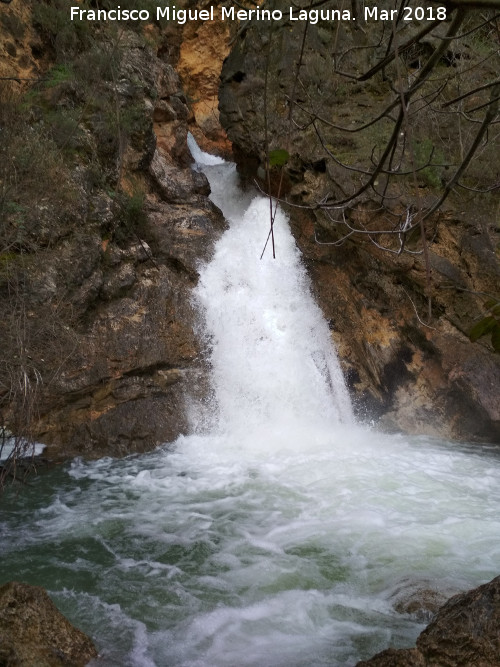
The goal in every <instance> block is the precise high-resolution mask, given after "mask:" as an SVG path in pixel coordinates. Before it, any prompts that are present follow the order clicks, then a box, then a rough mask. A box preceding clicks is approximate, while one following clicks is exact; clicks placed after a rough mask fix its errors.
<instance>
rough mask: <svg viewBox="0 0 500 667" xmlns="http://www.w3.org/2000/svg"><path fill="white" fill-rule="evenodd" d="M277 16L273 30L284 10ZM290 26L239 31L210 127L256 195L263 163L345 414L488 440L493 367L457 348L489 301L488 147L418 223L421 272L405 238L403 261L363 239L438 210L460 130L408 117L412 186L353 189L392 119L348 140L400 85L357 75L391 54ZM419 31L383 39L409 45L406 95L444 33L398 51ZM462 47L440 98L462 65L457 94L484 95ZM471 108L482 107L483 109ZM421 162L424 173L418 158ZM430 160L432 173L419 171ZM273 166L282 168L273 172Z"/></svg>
mask: <svg viewBox="0 0 500 667" xmlns="http://www.w3.org/2000/svg"><path fill="white" fill-rule="evenodd" d="M356 4H357V3H352V5H353V6H354V7H355V6H356ZM384 6H385V5H384ZM276 7H279V8H281V9H282V10H283V11H284V14H285V16H286V14H287V12H288V10H287V9H286V7H285V5H284V3H280V2H278V3H277V4H276ZM360 18H361V17H359V16H358V19H360ZM471 21H472V19H471ZM467 25H469V24H467ZM304 26H305V23H301V22H290V21H288V20H286V18H285V19H284V20H282V21H281V22H274V23H269V22H267V23H266V22H249V23H248V24H247V25H245V26H244V27H243V28H242V30H241V33H240V34H239V37H238V39H237V40H236V41H235V44H234V47H233V49H232V52H231V54H230V56H229V57H228V58H227V60H226V61H225V63H224V67H223V70H222V77H221V80H222V84H221V92H220V115H221V121H222V124H223V126H224V127H225V128H226V130H227V133H228V136H229V138H230V139H231V141H232V142H233V146H234V152H235V156H236V159H237V161H238V163H239V166H240V169H241V171H242V173H244V174H246V175H247V176H248V177H250V178H251V179H255V178H256V179H257V180H259V179H260V182H261V184H262V187H263V188H264V189H267V178H266V176H265V173H266V159H267V158H266V155H267V154H270V156H271V169H270V183H271V189H272V191H273V193H274V194H277V192H278V189H279V190H280V195H281V198H282V199H283V200H284V204H283V205H284V206H285V208H287V209H288V212H289V214H290V217H291V225H292V230H293V232H294V235H295V237H296V240H297V244H298V245H299V247H300V248H301V250H302V252H303V255H304V258H305V261H306V264H307V267H308V269H309V273H310V275H311V278H312V282H313V288H314V291H315V293H316V296H317V299H318V301H319V303H320V304H321V306H322V308H323V311H324V313H325V316H326V317H327V318H328V321H329V322H330V326H331V330H332V337H333V339H334V340H335V342H336V344H337V347H338V349H339V352H340V356H341V360H342V363H343V366H344V370H345V373H346V375H347V378H348V382H349V386H350V389H351V392H352V395H353V398H354V401H355V403H356V405H357V407H358V412H359V414H360V415H361V416H362V417H365V418H369V419H375V420H377V421H379V423H380V424H381V425H382V426H383V427H384V428H388V429H403V430H405V431H408V432H411V433H427V434H433V435H437V436H442V437H445V438H458V439H470V440H490V441H494V442H498V441H499V439H500V412H499V405H498V400H497V398H496V397H498V395H499V392H500V359H499V356H498V354H495V353H494V352H493V348H492V346H491V345H490V343H489V341H488V339H487V338H486V337H485V338H481V339H480V340H479V341H478V342H474V343H471V342H470V340H469V336H468V334H469V331H470V329H471V327H472V326H473V325H474V323H475V322H477V321H478V320H480V319H481V318H482V317H483V316H484V314H485V312H486V309H485V306H484V303H485V301H486V300H487V299H488V298H492V299H493V300H498V299H499V293H498V285H499V277H500V262H499V257H498V248H499V241H500V238H499V229H498V224H497V222H496V220H497V218H498V197H497V196H496V197H495V196H494V194H493V192H491V193H490V194H485V195H484V196H483V197H482V198H481V197H480V195H479V194H477V193H476V192H474V191H473V190H480V189H482V188H484V189H487V187H488V186H489V185H491V183H495V182H497V181H498V175H497V171H496V167H493V168H492V165H494V164H495V157H494V155H495V152H496V151H497V150H498V145H497V142H498V138H497V139H492V141H491V142H490V143H489V144H485V145H484V153H482V154H481V156H480V157H479V158H478V159H477V160H476V161H475V162H474V163H472V164H471V173H470V178H471V180H470V181H469V184H470V185H472V184H474V188H472V190H470V191H467V190H464V189H462V190H459V191H458V190H456V191H455V192H454V193H452V194H451V196H450V197H449V198H448V199H447V200H446V202H444V204H443V205H442V206H441V207H440V208H438V209H437V210H436V212H435V214H434V215H433V216H431V217H430V218H429V219H428V221H427V223H426V224H427V230H426V234H425V236H426V244H425V245H426V250H427V254H428V261H427V262H425V261H424V258H423V255H422V244H421V243H420V242H419V235H420V232H419V231H418V230H417V229H415V230H414V232H413V237H412V238H410V237H408V239H407V241H408V244H409V245H406V246H405V247H404V248H402V246H401V244H399V245H398V242H396V239H395V237H394V236H390V234H383V233H377V230H386V229H396V228H397V224H399V223H398V221H401V220H403V219H407V218H405V216H408V215H410V216H412V215H413V214H414V213H415V211H417V210H425V209H426V208H429V207H430V206H431V205H432V203H433V202H435V201H436V200H437V199H438V197H439V192H440V188H442V187H443V183H446V182H447V179H449V171H451V169H452V163H455V164H456V163H457V162H458V163H460V155H458V154H455V153H454V152H453V150H450V147H453V148H454V149H455V148H456V146H457V137H459V136H461V135H460V127H459V116H458V115H456V114H455V115H446V114H440V113H438V111H436V108H435V107H433V108H432V109H430V107H429V105H426V103H425V101H424V103H423V106H421V107H420V108H421V109H425V112H424V111H422V113H421V114H416V113H415V114H414V115H413V116H412V117H411V123H409V127H406V129H404V128H405V125H404V118H403V122H402V124H401V128H402V129H401V131H400V135H401V136H403V135H404V140H405V141H406V144H408V142H411V143H412V146H413V149H412V150H413V159H414V161H415V160H416V168H417V171H416V172H415V173H414V174H413V175H411V172H412V168H411V165H410V166H409V167H408V172H407V176H403V177H402V178H400V179H399V180H397V179H393V178H392V174H391V173H390V172H388V171H387V172H385V173H384V172H382V173H380V174H379V177H378V179H375V180H372V183H371V186H370V187H367V188H366V189H364V190H363V189H362V186H363V182H364V181H368V176H367V175H366V174H368V175H369V174H370V173H372V171H373V168H374V165H375V164H376V163H377V159H378V156H380V155H381V153H382V151H383V148H384V146H385V144H384V142H385V141H386V140H388V137H389V136H390V132H392V131H393V127H394V124H393V123H394V118H392V120H391V119H385V121H383V122H382V123H381V124H378V125H367V127H366V128H365V130H363V131H362V132H358V133H356V132H354V133H353V132H352V130H353V129H356V128H359V127H362V126H363V125H364V124H368V123H369V121H371V120H372V119H373V118H376V117H377V115H378V114H380V113H383V110H384V108H387V105H388V104H390V103H391V100H393V99H394V98H393V94H394V90H393V88H392V89H391V85H392V86H393V87H394V81H396V82H397V81H398V77H402V76H403V73H402V72H396V71H395V65H394V62H393V60H394V59H393V60H389V62H388V65H387V68H386V69H385V70H383V69H382V68H379V70H378V71H377V74H376V75H374V76H373V77H368V78H366V79H362V77H361V75H362V73H363V72H366V71H369V70H370V68H373V67H375V66H376V65H377V64H378V63H380V62H381V61H382V60H383V58H384V56H385V55H387V53H390V51H391V48H393V47H391V45H390V44H387V43H386V42H384V35H387V34H388V33H387V32H386V33H384V32H383V31H384V29H385V28H384V26H383V25H382V24H381V23H380V22H378V23H373V22H372V23H370V24H369V23H364V22H363V21H362V20H358V21H357V22H354V21H351V22H348V21H326V20H323V21H321V20H320V21H318V22H317V23H316V24H310V25H308V26H307V30H305V27H304ZM386 27H387V26H386ZM469 27H470V25H469ZM421 28H422V25H421V24H418V25H417V26H415V25H411V26H409V25H408V24H406V25H405V27H404V29H402V30H401V31H400V34H399V36H398V39H399V43H400V45H403V44H410V46H412V48H411V49H410V48H409V47H408V49H407V50H406V51H404V55H405V58H404V59H403V58H401V60H402V61H403V65H404V67H405V70H404V76H405V77H407V78H405V81H404V86H406V87H407V88H408V87H411V85H412V82H413V81H414V80H415V78H416V77H417V76H418V75H419V71H420V70H421V69H422V67H423V63H425V62H426V58H428V57H429V54H428V53H427V52H426V50H425V49H426V48H427V49H429V53H430V54H432V53H437V52H438V45H439V43H440V42H439V39H440V36H441V33H440V32H439V30H444V29H445V28H444V27H443V26H441V27H440V28H439V30H438V33H437V34H434V33H433V34H432V35H431V36H429V37H428V38H427V37H426V40H424V43H423V44H412V39H413V37H414V35H415V34H416V33H417V30H420V29H421ZM389 32H390V31H389ZM474 39H480V40H483V41H481V47H482V48H483V55H484V54H485V53H486V52H487V50H488V48H489V47H490V46H491V44H492V42H491V43H490V42H488V39H490V37H488V36H487V35H486V36H483V37H481V38H480V37H478V36H477V35H476V37H475V38H474ZM491 39H492V38H491ZM471 40H472V38H471ZM471 40H469V41H467V40H465V41H462V42H461V44H460V45H459V46H454V51H453V53H450V52H449V50H448V51H446V52H444V53H443V55H442V57H441V59H440V60H437V65H436V76H437V75H439V77H441V80H448V81H449V83H448V85H449V87H450V96H449V97H450V98H452V97H453V92H451V88H453V91H454V90H455V87H456V86H457V85H458V84H457V83H456V80H455V77H456V76H457V67H458V65H457V63H459V62H460V61H461V60H462V62H465V61H466V62H467V63H468V67H469V69H470V71H471V72H472V74H471V75H470V80H467V81H466V82H465V83H464V82H463V81H462V85H463V86H464V87H465V88H467V89H473V88H474V86H479V85H481V83H484V81H489V77H490V76H491V75H492V72H493V71H494V68H495V67H498V56H497V55H496V56H495V55H492V60H491V61H490V60H488V61H487V62H488V64H487V66H484V67H483V66H478V67H475V66H473V65H474V62H473V60H474V57H475V56H474V55H473V54H476V52H477V48H478V46H479V45H478V43H476V42H473V41H471ZM302 44H304V46H303V48H302ZM377 44H378V46H377ZM416 46H418V47H419V48H420V50H418V49H417V50H416ZM474 49H476V50H474ZM410 53H411V57H410ZM391 67H392V68H393V69H392V70H391ZM335 70H337V71H335ZM345 72H347V76H346V75H345ZM450 72H451V74H450ZM359 77H361V78H359ZM447 77H448V78H447ZM266 80H267V86H266ZM398 85H399V84H398ZM433 91H434V92H433V93H432V94H434V93H435V90H434V89H433ZM424 92H425V94H424V95H423V97H422V98H421V99H424V98H425V99H429V97H427V98H426V97H425V96H426V95H427V96H428V95H429V94H430V90H429V89H427V88H425V86H424ZM396 101H397V100H396ZM478 102H479V100H478V99H475V101H474V104H475V105H476V106H477V104H478ZM481 103H482V104H483V105H485V106H488V98H487V97H485V98H484V99H483V98H481ZM412 104H413V98H412ZM419 104H421V102H416V101H415V106H416V107H418V105H419ZM440 104H444V100H441V99H440ZM468 104H469V105H470V106H472V102H470V101H469V102H468ZM291 106H292V108H291ZM438 106H439V105H438ZM428 107H429V108H428ZM394 115H395V116H397V114H396V112H394ZM457 119H458V120H457ZM403 129H404V131H403ZM462 129H463V128H462ZM410 130H411V135H410ZM468 131H469V130H468ZM468 145H469V144H466V146H465V147H464V146H462V150H466V148H467V146H468ZM405 150H407V149H406V148H405V147H404V146H402V145H400V144H399V143H398V144H397V148H395V151H396V153H397V155H398V156H399V157H398V160H400V162H399V164H400V165H401V164H403V162H401V160H403V159H404V156H405V155H406V153H405ZM423 153H425V155H426V158H425V159H423V158H422V157H419V156H421V155H422V154H423ZM437 153H439V155H440V157H439V159H438V160H436V161H434V160H433V159H431V160H430V161H429V160H427V157H428V156H429V155H431V154H432V155H435V154H437ZM445 154H446V158H445V157H444V156H445ZM391 160H392V158H391ZM419 160H420V161H419ZM448 161H449V162H450V165H449V166H441V167H438V166H435V162H439V163H444V162H448ZM280 162H281V163H283V162H286V164H285V166H284V167H283V169H281V168H280V166H279V165H280ZM410 162H411V160H410ZM391 164H392V165H393V166H392V167H390V168H389V169H396V166H395V162H394V163H392V162H391ZM273 165H274V166H273ZM403 171H404V169H403ZM357 190H361V192H360V194H359V196H356V197H354V198H353V199H352V200H351V199H350V193H354V192H356V191H357ZM382 191H383V192H384V196H381V194H380V193H381V192H382ZM342 201H344V202H348V203H344V204H342ZM285 202H288V203H289V205H288V206H287V203H285ZM325 202H326V203H328V202H333V205H332V207H330V208H328V207H325V206H324V204H325ZM335 202H340V204H339V205H335ZM353 229H357V230H361V231H360V232H359V233H356V234H355V233H351V231H352V230H353ZM384 248H386V249H384ZM401 250H403V251H402V252H401ZM406 250H409V251H410V252H408V253H406ZM429 296H430V297H431V303H432V312H431V317H430V318H429V317H428V297H429Z"/></svg>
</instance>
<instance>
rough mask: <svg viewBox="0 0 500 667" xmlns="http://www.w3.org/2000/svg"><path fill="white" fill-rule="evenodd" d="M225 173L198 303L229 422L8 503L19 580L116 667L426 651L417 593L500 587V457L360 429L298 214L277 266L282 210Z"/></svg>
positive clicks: (41, 481)
mask: <svg viewBox="0 0 500 667" xmlns="http://www.w3.org/2000/svg"><path fill="white" fill-rule="evenodd" d="M197 159H198V161H200V162H201V161H203V159H204V158H203V154H198V157H197ZM205 168H206V170H207V172H208V173H209V177H210V178H211V180H212V190H213V192H214V198H215V199H216V201H217V203H218V205H221V204H222V203H223V202H226V203H227V202H228V208H227V209H226V208H225V210H226V215H227V217H228V218H229V219H230V222H231V227H230V230H229V232H228V233H227V234H225V235H224V236H223V237H222V239H221V241H220V243H219V244H218V246H217V248H216V249H215V252H214V258H213V262H211V263H210V264H209V265H208V266H207V267H204V268H202V270H201V277H200V282H199V285H198V288H197V290H196V298H197V299H198V303H199V304H200V310H201V313H202V316H203V319H204V321H205V324H206V331H207V336H208V344H209V347H210V348H211V350H212V356H211V362H212V368H213V390H214V396H215V399H214V402H213V405H211V406H209V408H210V409H209V411H211V412H212V415H213V416H212V419H211V420H210V421H209V424H208V425H207V424H206V423H205V424H203V428H201V426H200V429H199V430H198V432H196V433H193V434H192V435H189V436H183V437H181V438H179V440H178V441H177V442H176V443H175V445H174V446H173V447H172V446H169V447H165V448H164V449H160V450H157V451H156V452H152V453H150V454H147V455H143V456H133V457H129V458H126V459H123V460H119V461H116V460H112V459H102V460H100V461H94V462H83V461H80V460H75V461H74V462H73V463H72V465H71V467H70V468H68V469H64V470H61V469H58V470H55V471H54V472H53V473H51V474H47V475H44V476H42V477H40V478H38V479H37V480H36V481H35V482H34V484H33V486H32V487H29V488H28V489H26V491H25V492H23V493H22V494H18V495H16V496H14V495H13V496H12V497H11V496H9V495H7V497H6V498H5V502H4V512H3V515H2V517H3V518H2V524H1V526H0V528H1V530H2V541H1V547H0V549H1V551H2V554H1V556H2V565H3V569H4V571H5V572H7V573H8V577H7V578H8V579H14V578H16V579H22V580H25V581H28V582H30V583H34V584H41V585H44V586H46V587H47V588H48V589H49V590H50V592H51V594H52V595H53V597H54V599H55V601H56V602H57V604H58V606H59V607H60V608H61V609H62V611H63V612H64V613H66V614H67V615H68V616H69V617H70V618H71V619H72V620H73V621H74V622H75V623H76V624H77V625H78V626H79V627H81V628H82V629H83V630H85V631H87V632H88V633H90V634H91V635H92V636H93V637H94V638H95V640H96V642H97V644H98V646H99V648H100V650H101V653H102V658H101V660H100V661H99V662H98V663H97V664H98V665H99V666H100V667H103V666H104V667H108V666H109V667H111V666H113V667H117V666H118V665H119V666H120V667H124V666H125V667H127V666H130V667H153V666H157V667H164V666H165V665H169V666H170V667H234V665H242V666H248V667H285V666H286V667H306V666H307V667H317V666H319V665H354V664H355V663H356V661H357V660H359V659H361V658H367V657H369V656H370V655H373V654H374V653H376V652H377V651H379V650H382V649H383V648H386V647H387V646H389V645H395V646H409V645H411V644H412V643H413V642H414V640H415V638H416V636H417V635H418V633H419V632H420V631H421V629H422V627H423V626H422V623H421V621H420V620H418V619H417V618H414V617H412V616H410V615H405V614H398V613H396V611H395V609H394V604H395V601H396V599H398V595H399V594H400V591H401V590H408V591H411V590H415V588H418V587H424V588H432V589H434V590H437V591H442V592H443V593H444V594H450V593H452V592H454V591H455V590H457V589H460V588H462V589H464V588H467V587H471V586H473V585H477V584H479V583H482V582H484V581H487V580H489V579H490V578H492V577H493V576H495V575H497V574H498V566H499V563H500V545H499V542H498V535H499V534H500V518H499V517H500V465H499V464H500V458H499V457H498V454H497V453H496V451H495V450H493V449H486V448H473V447H459V446H457V445H452V444H451V443H441V442H436V441H432V440H430V439H428V438H413V439H409V438H406V437H403V436H387V435H383V434H380V433H377V432H375V431H371V430H368V429H366V428H361V427H359V426H356V425H355V424H354V423H353V421H352V412H351V408H350V405H349V401H348V398H347V394H346V392H345V387H344V383H343V380H342V378H341V376H340V374H339V368H338V362H337V359H336V355H335V352H334V350H332V348H331V342H330V336H329V331H328V327H327V326H326V324H325V323H324V322H323V320H322V318H321V315H320V312H319V310H318V308H317V306H316V305H315V304H314V301H313V300H312V299H311V296H310V293H309V285H308V281H307V276H306V275H305V273H304V270H303V268H302V267H301V264H300V258H299V256H298V253H297V250H296V249H295V245H294V243H293V239H292V238H291V236H290V234H289V231H288V228H287V221H286V219H285V218H284V217H283V216H278V218H277V221H276V242H277V259H276V260H273V259H272V257H270V255H268V254H266V255H265V257H264V259H263V260H262V261H261V260H259V257H260V253H261V250H262V246H263V244H264V242H265V238H266V236H267V232H268V208H267V206H268V205H267V203H266V202H264V201H263V200H262V199H260V198H257V199H255V198H254V197H253V195H248V194H247V195H238V191H237V190H236V189H235V186H236V185H237V175H236V173H235V171H234V168H233V167H232V166H231V165H226V164H215V165H212V166H208V167H205ZM238 198H239V199H240V202H241V200H243V201H245V206H246V209H247V210H246V213H245V214H244V215H241V216H240V215H239V213H238ZM239 205H240V207H241V203H240V204H239ZM224 206H226V204H225V203H224ZM252 232H254V233H255V238H253V236H254V234H253V233H252Z"/></svg>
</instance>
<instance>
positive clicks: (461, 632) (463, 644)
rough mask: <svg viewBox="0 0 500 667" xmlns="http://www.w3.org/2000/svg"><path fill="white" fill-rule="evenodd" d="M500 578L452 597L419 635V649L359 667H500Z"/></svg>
mask: <svg viewBox="0 0 500 667" xmlns="http://www.w3.org/2000/svg"><path fill="white" fill-rule="evenodd" d="M499 625H500V577H496V578H495V579H493V580H492V581H490V582H489V583H487V584H484V585H483V586H479V587H478V588H475V589H473V590H471V591H468V592H466V593H460V594H458V595H455V596H454V597H452V598H451V599H450V600H448V602H446V604H444V605H443V606H442V607H441V608H440V609H439V611H438V612H437V614H436V617H435V618H434V620H433V621H432V622H431V623H430V624H429V625H428V626H427V628H426V629H425V630H424V631H423V632H422V633H421V634H420V636H419V637H418V639H417V648H416V649H401V650H397V649H387V650H386V651H382V652H381V653H378V654H377V655H376V656H374V657H373V658H371V659H370V660H363V661H361V662H358V664H357V667H472V665H474V667H496V666H498V665H500V634H499V632H498V628H499Z"/></svg>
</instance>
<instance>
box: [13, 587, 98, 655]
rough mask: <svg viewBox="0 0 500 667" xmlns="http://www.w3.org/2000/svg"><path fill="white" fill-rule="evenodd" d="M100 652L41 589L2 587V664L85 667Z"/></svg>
mask: <svg viewBox="0 0 500 667" xmlns="http://www.w3.org/2000/svg"><path fill="white" fill-rule="evenodd" d="M96 657H97V651H96V648H95V646H94V645H93V643H92V641H91V640H90V639H89V637H87V636H86V635H85V634H84V633H83V632H81V631H80V630H78V629H77V628H75V627H74V626H73V625H71V623H70V622H69V621H68V620H67V619H66V618H65V617H64V616H63V615H62V614H61V612H60V611H59V610H58V609H57V608H56V606H55V605H54V603H53V602H52V600H51V599H50V598H49V596H48V595H47V593H46V591H45V590H44V589H43V588H41V587H40V586H29V585H28V584H23V583H19V582H17V581H11V582H10V583H8V584H5V585H4V586H2V587H1V588H0V665H5V667H63V666H66V667H67V666H68V665H71V667H83V666H84V665H86V664H87V663H88V662H89V661H90V660H92V658H96Z"/></svg>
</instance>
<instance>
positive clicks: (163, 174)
mask: <svg viewBox="0 0 500 667" xmlns="http://www.w3.org/2000/svg"><path fill="white" fill-rule="evenodd" d="M149 170H150V174H151V176H152V177H153V178H154V181H155V183H156V185H157V187H158V189H159V191H160V194H161V196H162V198H163V199H165V200H166V201H167V202H170V203H186V202H189V201H191V200H193V198H194V197H195V195H197V194H203V195H208V194H210V186H209V184H208V180H207V178H206V176H205V175H204V174H202V173H200V172H197V171H193V170H192V169H183V170H179V169H178V168H176V167H175V166H173V165H170V164H168V162H167V160H166V159H165V158H164V157H163V156H162V155H161V153H160V152H159V151H155V154H154V156H153V159H152V161H151V164H150V166H149Z"/></svg>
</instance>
